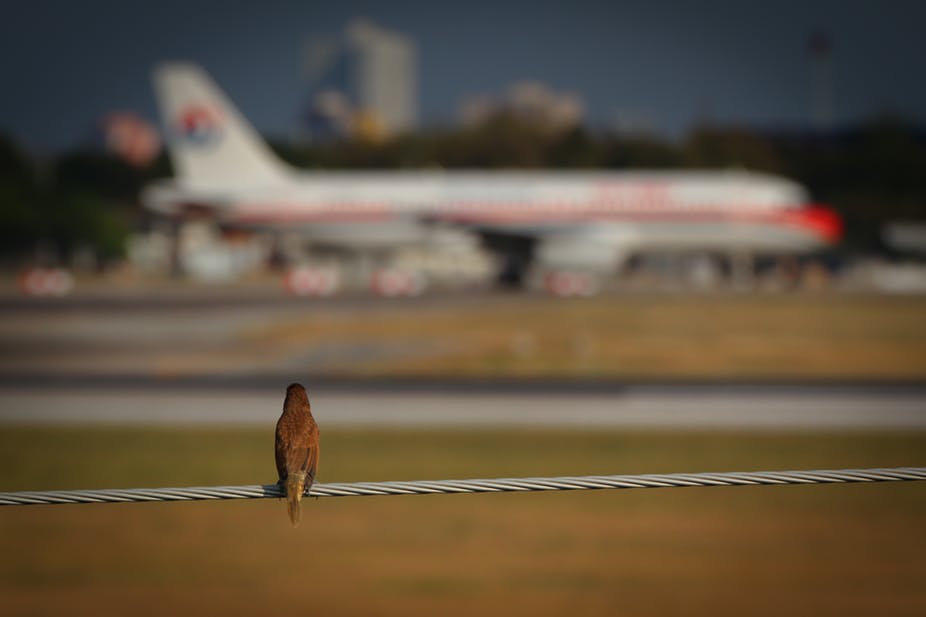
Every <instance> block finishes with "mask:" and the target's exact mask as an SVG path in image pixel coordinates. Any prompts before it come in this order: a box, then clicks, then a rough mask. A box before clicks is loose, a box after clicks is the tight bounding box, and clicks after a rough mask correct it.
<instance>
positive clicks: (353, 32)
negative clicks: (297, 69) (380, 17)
mask: <svg viewBox="0 0 926 617" xmlns="http://www.w3.org/2000/svg"><path fill="white" fill-rule="evenodd" d="M308 59H309V64H310V72H311V73H313V76H314V77H315V82H316V84H315V85H316V92H317V94H316V101H314V103H313V107H316V108H317V107H318V106H319V103H325V102H330V101H331V100H332V93H333V92H334V93H338V94H340V95H342V96H343V98H344V100H345V101H346V102H347V103H348V104H349V105H350V107H351V118H352V122H351V131H352V132H353V133H355V134H361V135H367V136H388V135H393V134H395V133H400V132H403V131H408V130H412V129H414V128H416V127H417V126H418V52H417V49H416V47H415V44H414V42H413V41H412V40H411V39H410V38H409V37H407V36H404V35H402V34H399V33H397V32H391V31H388V30H385V29H383V28H380V27H379V26H377V25H375V24H373V23H372V22H370V21H368V20H365V19H356V20H354V21H352V22H351V23H350V24H348V26H347V28H346V30H345V32H344V34H343V36H341V37H338V38H337V39H336V40H321V41H316V43H315V44H314V46H313V47H312V48H311V49H310V51H309V56H308ZM319 96H324V97H326V101H319V100H318V97H319Z"/></svg>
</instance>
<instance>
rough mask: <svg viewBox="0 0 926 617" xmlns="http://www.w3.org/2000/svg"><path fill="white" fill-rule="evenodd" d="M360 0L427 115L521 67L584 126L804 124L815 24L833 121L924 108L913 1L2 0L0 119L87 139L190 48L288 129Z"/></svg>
mask: <svg viewBox="0 0 926 617" xmlns="http://www.w3.org/2000/svg"><path fill="white" fill-rule="evenodd" d="M359 17H363V18H366V19H369V20H371V21H373V22H374V23H376V24H377V25H380V26H382V27H385V28H388V29H391V30H395V31H399V32H402V33H405V34H407V35H408V36H410V37H411V38H412V39H414V40H415V41H416V43H417V45H418V52H419V56H420V77H419V79H420V109H421V116H422V121H423V123H424V124H429V125H434V124H447V123H450V122H453V121H454V120H455V119H456V118H457V115H458V110H459V107H460V104H461V103H462V102H463V100H465V99H466V98H467V97H469V96H471V95H473V94H490V95H491V94H495V95H498V94H500V93H502V92H503V91H504V90H505V88H507V87H508V86H509V85H510V84H512V83H514V82H517V81H522V80H527V79H531V80H539V81H541V82H544V83H546V84H548V85H550V86H551V87H552V88H554V89H555V90H557V91H561V92H574V93H576V94H578V95H579V96H580V97H581V98H582V100H583V101H584V104H585V108H586V113H587V118H588V121H589V123H590V124H592V125H594V126H605V125H608V124H609V123H611V122H613V121H614V120H615V119H625V120H628V119H629V120H632V121H636V122H643V123H644V124H646V125H647V126H648V127H649V128H650V129H652V130H653V131H654V132H656V133H657V134H659V135H662V136H667V137H679V136H682V135H684V134H685V132H686V131H687V130H689V129H690V128H691V127H692V125H693V124H694V123H696V122H698V121H703V120H710V121H713V122H718V123H736V124H746V125H753V126H758V127H766V128H776V127H788V128H793V127H801V126H807V125H808V123H809V122H810V118H811V109H812V103H811V101H812V95H811V92H812V83H813V78H812V76H813V66H812V62H811V57H810V54H809V52H808V39H809V37H810V34H811V33H812V32H814V31H822V32H824V33H826V36H827V37H828V38H829V40H830V42H831V45H832V50H831V82H832V108H833V120H834V124H836V125H845V124H848V123H852V122H857V121H859V120H861V119H864V118H866V117H871V116H873V115H875V114H878V113H883V112H886V111H889V112H893V113H899V114H902V115H904V116H906V117H908V118H911V119H913V120H915V121H917V122H918V123H920V124H924V125H926V79H924V76H926V36H924V35H923V30H924V24H926V2H922V1H919V0H878V1H868V0H865V1H858V0H855V1H853V0H843V1H833V0H802V1H801V0H778V1H761V0H755V1H750V0H739V1H734V0H701V1H696V0H691V1H688V0H646V1H639V2H622V1H617V0H615V1H612V2H590V1H589V2H581V1H573V2H545V1H542V0H538V1H535V2H518V1H513V2H478V1H475V0H474V1H469V2H439V1H431V2H402V1H401V0H394V1H391V2H354V1H351V0H339V1H337V2H311V1H304V2H284V1H280V0H276V1H274V0H270V1H267V2H261V3H257V2H238V1H234V0H229V1H226V2H214V1H201V2H196V1H195V0H190V1H188V2H177V1H174V0H169V1H163V2H160V3H155V2H135V1H132V0H121V1H118V2H114V1H103V0H85V1H82V2H68V1H65V0H61V1H59V2H51V1H48V0H35V1H32V2H29V3H13V2H3V3H2V4H0V84H2V87H0V90H2V94H0V132H3V133H6V134H8V135H12V136H13V137H14V138H15V139H17V140H18V141H19V142H20V143H21V144H23V145H24V146H25V147H27V148H29V149H30V150H33V151H38V152H47V151H55V150H60V149H64V148H69V147H73V146H75V145H79V144H81V143H86V142H87V141H88V140H89V139H91V138H92V136H93V134H94V131H95V127H96V126H98V122H99V120H100V119H101V118H102V117H103V115H105V114H106V113H107V112H111V111H135V112H138V113H140V114H141V115H143V116H144V117H146V118H148V119H150V120H152V121H155V120H156V119H157V114H156V109H155V105H154V98H153V94H152V92H151V85H150V72H151V68H152V67H153V66H154V65H155V64H156V63H157V62H160V61H165V60H190V61H194V62H197V63H199V64H201V65H202V66H204V67H205V68H206V70H207V71H209V72H210V73H211V74H212V76H213V77H214V78H215V79H216V81H217V82H218V83H219V84H220V85H221V86H222V87H223V89H224V90H225V91H226V92H227V93H228V94H229V96H230V97H231V98H232V100H234V101H235V102H236V103H237V104H238V106H239V107H240V108H241V109H242V111H243V112H244V114H245V115H246V116H247V117H248V118H249V119H250V120H251V121H252V122H253V123H254V124H255V125H256V127H257V128H258V130H260V131H261V132H263V133H265V134H269V135H273V136H275V137H287V136H292V135H294V134H297V133H298V132H299V128H300V122H301V118H302V117H303V116H304V111H305V107H306V105H307V101H308V99H309V96H310V93H311V83H310V79H309V72H308V70H307V65H306V53H307V48H308V45H309V42H310V40H312V38H313V37H318V36H320V35H332V34H337V33H338V32H340V31H342V30H343V29H344V27H345V26H346V24H347V23H348V22H349V21H350V20H352V19H354V18H359Z"/></svg>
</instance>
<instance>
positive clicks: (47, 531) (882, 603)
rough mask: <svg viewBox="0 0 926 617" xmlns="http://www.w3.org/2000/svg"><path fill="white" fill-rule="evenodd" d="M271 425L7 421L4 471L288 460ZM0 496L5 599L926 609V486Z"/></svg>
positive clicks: (480, 440) (112, 482)
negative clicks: (99, 501) (288, 509)
mask: <svg viewBox="0 0 926 617" xmlns="http://www.w3.org/2000/svg"><path fill="white" fill-rule="evenodd" d="M322 440H323V441H322V443H323V450H322V458H321V481H326V482H327V481H350V480H379V479H420V478H451V477H459V478H463V477H487V476H488V477H491V476H505V475H548V474H550V475H560V474H584V473H634V472H663V471H709V470H714V471H721V470H723V471H733V470H757V469H789V468H821V467H865V466H893V465H918V466H922V465H926V433H907V434H900V433H877V434H868V433H865V434H863V433H839V434H807V433H800V434H787V433H782V434H761V435H756V434H746V433H737V432H714V433H649V432H627V431H624V432H620V433H618V432H601V431H596V432H578V431H567V432H562V431H559V432H553V431H539V430H520V431H517V430H509V431H465V432H450V431H370V430H367V431H361V430H341V431H333V430H332V431H325V432H324V433H323V436H322ZM271 450H272V436H271V430H270V429H268V430H266V431H254V430H250V429H247V430H245V429H234V430H233V429H221V430H219V429H208V430H207V429H197V430H192V429H186V430H180V429H176V430H171V429H158V430H153V429H127V428H103V427H97V428H86V427H81V428H77V427H74V428H29V427H19V428H13V427H2V428H0V469H2V472H0V490H21V489H42V488H111V487H128V486H177V485H196V484H248V483H260V482H268V481H272V480H273V479H274V470H273V463H272V454H271ZM305 509H306V511H305V512H304V515H303V525H302V526H301V527H300V528H298V529H292V528H291V527H290V526H289V522H288V520H287V518H286V513H285V507H284V505H283V503H281V502H279V501H277V500H253V501H235V502H220V503H213V502H199V503H173V504H172V503H158V504H115V505H68V506H28V507H3V508H0V614H3V615H53V614H54V615H60V614H75V615H84V614H86V615H212V614H221V615H302V614H316V615H331V614H337V615H403V616H404V615H411V616H416V615H510V614H517V615H520V614H531V615H562V614H566V613H568V614H572V615H840V616H843V617H844V616H851V615H911V616H912V615H923V614H926V584H924V581H926V524H924V521H926V483H892V484H878V485H843V486H796V487H738V488H688V489H657V490H630V491H599V492H588V491H585V492H568V493H541V494H501V495H456V496H408V497H388V498H387V497H364V498H341V499H332V498H326V499H320V500H310V501H309V502H308V503H306V504H305Z"/></svg>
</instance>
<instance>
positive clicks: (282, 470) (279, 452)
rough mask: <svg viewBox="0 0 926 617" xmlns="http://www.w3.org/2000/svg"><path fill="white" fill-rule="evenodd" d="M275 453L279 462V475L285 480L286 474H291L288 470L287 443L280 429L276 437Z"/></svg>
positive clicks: (277, 462)
mask: <svg viewBox="0 0 926 617" xmlns="http://www.w3.org/2000/svg"><path fill="white" fill-rule="evenodd" d="M273 454H274V458H275V459H276V464H277V475H278V476H279V478H280V480H285V479H286V476H287V475H289V474H288V473H287V472H286V443H285V442H284V440H283V438H282V436H281V435H280V432H279V431H277V434H276V439H275V441H274V448H273Z"/></svg>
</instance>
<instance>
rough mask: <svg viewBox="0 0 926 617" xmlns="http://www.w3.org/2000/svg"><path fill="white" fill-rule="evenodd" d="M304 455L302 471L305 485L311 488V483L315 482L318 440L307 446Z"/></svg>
mask: <svg viewBox="0 0 926 617" xmlns="http://www.w3.org/2000/svg"><path fill="white" fill-rule="evenodd" d="M306 454H307V455H306V459H305V467H303V469H305V477H306V485H307V486H312V482H314V481H315V471H316V470H317V469H318V440H316V441H315V443H314V444H312V445H310V446H309V448H308V452H307V453H306Z"/></svg>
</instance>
